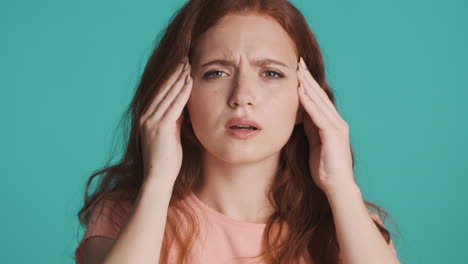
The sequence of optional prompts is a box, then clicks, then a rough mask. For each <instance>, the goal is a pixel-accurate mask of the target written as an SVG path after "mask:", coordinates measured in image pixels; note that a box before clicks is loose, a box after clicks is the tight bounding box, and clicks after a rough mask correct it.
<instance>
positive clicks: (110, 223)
mask: <svg viewBox="0 0 468 264" xmlns="http://www.w3.org/2000/svg"><path fill="white" fill-rule="evenodd" d="M130 210H131V205H130V203H129V202H118V201H113V200H103V201H100V202H99V203H98V204H97V205H96V208H95V209H94V211H93V213H92V214H91V217H90V220H89V223H88V225H87V227H86V231H85V234H84V235H83V238H82V239H81V241H80V243H79V244H78V247H77V248H76V250H75V259H76V263H77V264H83V253H84V252H83V245H84V243H85V242H86V240H87V239H88V238H91V237H94V236H102V237H108V238H112V239H116V238H117V236H118V235H119V232H120V230H121V228H122V227H123V225H124V224H125V223H126V221H127V218H128V215H129V213H130Z"/></svg>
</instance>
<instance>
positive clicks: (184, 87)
mask: <svg viewBox="0 0 468 264" xmlns="http://www.w3.org/2000/svg"><path fill="white" fill-rule="evenodd" d="M184 62H186V63H184ZM184 66H185V70H184ZM190 72H191V66H190V63H189V62H188V59H187V57H185V58H184V60H183V61H182V63H181V64H180V65H179V67H178V68H177V70H176V71H175V72H174V73H173V74H172V75H171V77H169V79H168V81H167V82H166V83H165V84H164V85H163V86H162V87H161V88H160V89H159V91H158V92H157V94H156V96H155V98H154V99H153V101H152V102H151V104H150V106H149V107H148V109H147V110H146V112H145V113H144V114H143V115H142V116H141V117H140V120H139V125H140V136H141V145H142V151H143V153H142V154H143V166H144V168H143V171H144V181H146V180H148V178H152V177H157V178H159V179H162V180H169V181H170V182H171V183H172V184H173V183H174V182H175V180H176V178H177V175H178V174H179V171H180V168H181V166H182V144H181V141H180V131H181V126H182V122H183V119H184V115H183V113H182V112H183V110H184V107H185V105H186V104H187V101H188V98H189V96H190V93H191V91H192V84H193V80H192V78H191V76H190ZM186 80H187V81H188V82H186Z"/></svg>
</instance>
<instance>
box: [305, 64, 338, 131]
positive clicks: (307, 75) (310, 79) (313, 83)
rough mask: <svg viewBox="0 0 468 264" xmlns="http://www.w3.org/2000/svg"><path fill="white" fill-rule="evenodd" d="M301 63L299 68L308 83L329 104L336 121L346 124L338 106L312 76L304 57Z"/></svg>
mask: <svg viewBox="0 0 468 264" xmlns="http://www.w3.org/2000/svg"><path fill="white" fill-rule="evenodd" d="M300 61H301V62H302V63H299V64H300V66H299V67H300V68H302V70H303V71H302V73H303V76H304V77H305V79H306V81H307V82H309V83H310V85H311V87H312V90H313V91H316V92H317V94H318V95H319V96H320V98H321V99H322V100H323V101H324V102H325V103H326V104H327V106H328V107H329V109H330V110H331V111H332V112H333V113H334V114H335V117H336V120H337V121H338V122H340V123H344V120H343V118H342V117H341V115H340V114H339V113H338V110H337V109H336V106H335V105H334V104H333V103H332V101H331V100H330V98H329V97H328V95H327V94H326V93H325V91H324V90H323V89H322V87H321V86H320V84H319V83H318V82H317V80H315V78H314V76H312V74H311V73H310V71H309V70H308V69H307V65H306V64H305V62H304V59H302V57H301V60H300Z"/></svg>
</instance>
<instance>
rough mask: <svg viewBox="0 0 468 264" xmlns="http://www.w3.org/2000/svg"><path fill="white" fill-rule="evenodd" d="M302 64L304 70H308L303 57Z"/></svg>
mask: <svg viewBox="0 0 468 264" xmlns="http://www.w3.org/2000/svg"><path fill="white" fill-rule="evenodd" d="M301 64H302V66H303V67H304V68H307V66H306V64H305V62H304V59H303V58H302V57H301Z"/></svg>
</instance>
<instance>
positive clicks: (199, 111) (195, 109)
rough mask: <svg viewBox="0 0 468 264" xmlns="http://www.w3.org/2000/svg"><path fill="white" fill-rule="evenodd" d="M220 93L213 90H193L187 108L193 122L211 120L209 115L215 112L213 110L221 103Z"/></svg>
mask: <svg viewBox="0 0 468 264" xmlns="http://www.w3.org/2000/svg"><path fill="white" fill-rule="evenodd" d="M219 102H220V98H219V95H218V94H216V93H213V92H200V91H199V90H195V89H194V90H192V93H191V94H190V97H189V99H188V101H187V108H188V111H189V113H190V119H191V120H192V122H199V121H202V122H203V121H206V120H210V119H209V118H208V117H209V116H210V114H213V112H214V111H213V110H214V109H215V108H216V107H217V104H219Z"/></svg>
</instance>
